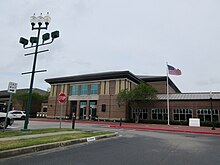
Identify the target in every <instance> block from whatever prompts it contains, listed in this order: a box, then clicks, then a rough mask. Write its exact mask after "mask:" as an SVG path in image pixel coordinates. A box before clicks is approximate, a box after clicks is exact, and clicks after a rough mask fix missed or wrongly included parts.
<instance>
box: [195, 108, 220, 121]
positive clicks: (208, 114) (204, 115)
mask: <svg viewBox="0 0 220 165" xmlns="http://www.w3.org/2000/svg"><path fill="white" fill-rule="evenodd" d="M218 111H219V110H216V109H213V110H212V111H211V109H198V110H197V115H198V118H200V121H212V117H213V121H218V113H219V112H218ZM212 113H213V114H212Z"/></svg>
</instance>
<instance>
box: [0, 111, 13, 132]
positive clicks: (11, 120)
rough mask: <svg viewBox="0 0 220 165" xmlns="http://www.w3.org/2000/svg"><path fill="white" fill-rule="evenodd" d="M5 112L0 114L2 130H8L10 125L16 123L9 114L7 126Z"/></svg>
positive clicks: (0, 127)
mask: <svg viewBox="0 0 220 165" xmlns="http://www.w3.org/2000/svg"><path fill="white" fill-rule="evenodd" d="M6 115H7V114H6V113H5V112H0V129H3V128H4V127H5V128H7V127H8V125H12V124H13V123H14V119H13V118H12V116H11V115H10V114H8V117H7V120H6V124H5V118H6Z"/></svg>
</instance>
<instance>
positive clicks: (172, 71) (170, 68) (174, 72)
mask: <svg viewBox="0 0 220 165" xmlns="http://www.w3.org/2000/svg"><path fill="white" fill-rule="evenodd" d="M167 67H168V73H169V74H171V75H181V74H182V72H181V70H179V69H178V68H175V67H173V66H171V65H167Z"/></svg>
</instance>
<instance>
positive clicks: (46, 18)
mask: <svg viewBox="0 0 220 165" xmlns="http://www.w3.org/2000/svg"><path fill="white" fill-rule="evenodd" d="M50 20H51V18H50V16H49V12H47V15H46V16H44V22H45V25H46V26H48V25H49V23H50Z"/></svg>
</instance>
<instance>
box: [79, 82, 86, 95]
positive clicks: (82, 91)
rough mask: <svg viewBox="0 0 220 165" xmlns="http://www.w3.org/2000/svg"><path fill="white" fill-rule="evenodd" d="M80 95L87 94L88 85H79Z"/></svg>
mask: <svg viewBox="0 0 220 165" xmlns="http://www.w3.org/2000/svg"><path fill="white" fill-rule="evenodd" d="M80 95H88V85H87V84H83V85H81V90H80Z"/></svg>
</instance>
